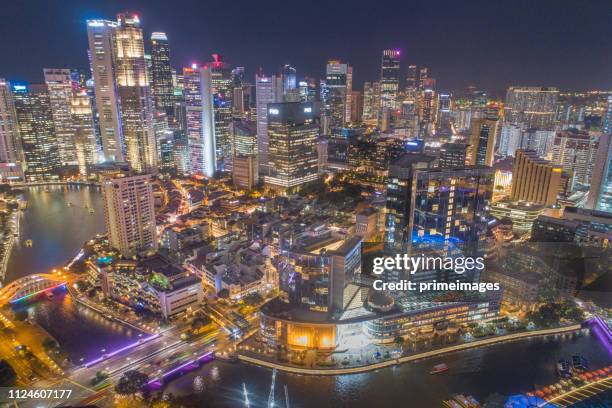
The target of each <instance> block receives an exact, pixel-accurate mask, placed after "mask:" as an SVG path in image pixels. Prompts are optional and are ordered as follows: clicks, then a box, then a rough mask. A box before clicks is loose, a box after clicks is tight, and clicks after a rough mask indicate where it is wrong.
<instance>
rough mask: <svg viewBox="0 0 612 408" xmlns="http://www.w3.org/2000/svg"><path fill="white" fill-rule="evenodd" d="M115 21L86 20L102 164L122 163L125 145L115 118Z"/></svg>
mask: <svg viewBox="0 0 612 408" xmlns="http://www.w3.org/2000/svg"><path fill="white" fill-rule="evenodd" d="M117 26H118V24H117V22H116V21H108V20H87V38H88V43H89V58H90V65H91V72H92V74H93V80H94V88H95V98H96V100H95V102H96V103H95V105H96V108H97V110H98V115H97V118H98V123H99V127H100V138H101V140H102V150H103V153H104V158H105V159H106V161H124V160H125V143H124V139H123V133H122V130H121V120H120V118H119V95H118V94H117V86H116V81H115V69H114V62H113V49H114V46H113V44H114V42H115V39H114V34H115V29H116V28H117Z"/></svg>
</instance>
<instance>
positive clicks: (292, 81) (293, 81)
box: [281, 64, 297, 97]
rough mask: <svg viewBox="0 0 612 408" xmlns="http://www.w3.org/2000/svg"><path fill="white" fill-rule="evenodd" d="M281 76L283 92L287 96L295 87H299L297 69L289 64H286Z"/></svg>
mask: <svg viewBox="0 0 612 408" xmlns="http://www.w3.org/2000/svg"><path fill="white" fill-rule="evenodd" d="M281 77H282V78H283V94H284V95H285V97H287V96H288V94H290V93H291V91H292V90H293V89H296V88H297V75H296V69H295V68H294V67H292V66H291V65H289V64H285V66H283V69H282V71H281Z"/></svg>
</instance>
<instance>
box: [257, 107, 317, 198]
mask: <svg viewBox="0 0 612 408" xmlns="http://www.w3.org/2000/svg"><path fill="white" fill-rule="evenodd" d="M268 138H269V146H268V149H269V154H268V161H269V171H270V173H269V176H265V178H264V181H265V182H266V183H267V184H269V185H271V186H273V187H278V188H281V189H292V188H295V187H298V186H300V185H302V184H304V183H307V182H309V181H314V180H316V179H317V177H318V172H319V165H318V164H319V154H318V150H317V147H318V142H319V140H318V139H319V125H318V123H317V112H316V109H315V104H314V103H312V102H306V103H302V102H285V103H271V104H268Z"/></svg>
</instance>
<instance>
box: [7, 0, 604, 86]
mask: <svg viewBox="0 0 612 408" xmlns="http://www.w3.org/2000/svg"><path fill="white" fill-rule="evenodd" d="M2 3H3V4H2V8H1V10H2V11H1V12H0V13H1V14H2V24H0V55H1V57H0V77H5V78H8V79H11V80H25V81H31V82H41V81H42V68H43V67H53V68H63V67H70V68H73V67H74V68H87V67H88V63H87V54H86V49H87V36H86V27H85V20H86V19H88V18H106V19H114V18H115V15H116V13H117V12H119V11H124V10H129V11H133V12H136V13H138V14H139V16H140V19H141V22H142V26H143V28H144V30H145V36H146V39H147V40H148V38H149V35H150V33H151V32H152V31H165V32H166V33H167V34H168V38H169V40H170V46H171V51H172V64H173V66H175V67H181V66H184V65H189V64H191V62H193V61H198V62H206V61H208V60H209V59H210V57H209V56H210V54H211V53H213V52H217V53H219V54H221V55H223V56H224V59H225V60H227V61H228V62H230V63H232V64H233V65H240V66H245V67H246V69H247V74H248V75H249V76H251V75H252V74H253V73H254V72H255V70H256V69H257V68H259V67H263V68H264V70H266V71H267V72H268V73H272V72H276V71H277V70H278V68H279V67H280V66H281V65H282V64H285V63H291V64H292V65H294V66H295V67H296V68H297V70H298V76H299V77H302V76H304V75H310V76H315V77H320V76H322V75H323V73H324V70H325V63H326V61H327V60H328V59H330V58H340V59H342V60H346V61H348V62H350V63H351V64H352V65H353V69H354V76H355V83H356V85H355V86H354V88H357V89H360V88H361V83H362V82H363V81H367V80H372V79H377V77H379V75H380V74H379V64H380V54H381V50H382V49H383V48H400V49H401V50H402V62H401V64H402V71H403V73H402V76H404V73H405V70H406V67H407V66H408V64H418V65H426V66H429V68H430V75H431V76H434V77H436V78H437V81H438V88H440V89H448V90H459V89H461V88H463V87H465V86H467V85H476V86H478V87H480V88H483V89H488V90H489V91H492V92H494V93H499V92H500V91H502V90H503V89H505V87H507V86H508V85H542V86H558V87H560V88H561V89H565V90H584V89H605V90H609V89H612V1H610V0H574V1H568V0H529V1H526V0H508V1H501V2H500V1H495V0H486V1H482V0H453V1H431V0H430V1H412V0H403V1H394V0H370V1H360V0H353V1H349V0H328V1H319V0H317V1H309V0H303V1H276V0H274V1H266V0H199V1H198V0H173V1H153V0H149V1H110V0H106V1H84V0H56V1H42V0H41V1H31V0H19V1H8V0H5V1H3V2H2ZM147 46H148V44H147Z"/></svg>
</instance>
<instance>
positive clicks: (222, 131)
mask: <svg viewBox="0 0 612 408" xmlns="http://www.w3.org/2000/svg"><path fill="white" fill-rule="evenodd" d="M212 57H213V61H212V62H209V63H208V64H206V65H204V67H203V69H204V71H203V73H204V76H205V77H206V78H207V80H206V81H204V82H203V88H202V89H203V91H204V92H206V95H210V97H211V98H212V101H213V118H214V132H213V133H214V137H215V148H216V165H217V169H219V170H230V165H231V160H232V146H231V139H230V133H229V125H230V122H231V121H232V117H233V113H232V110H233V108H232V106H233V104H232V98H233V96H234V91H233V84H234V82H233V77H232V68H231V66H230V65H229V64H228V63H227V62H225V61H222V59H221V56H220V55H218V54H213V56H212ZM207 98H208V96H207Z"/></svg>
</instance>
